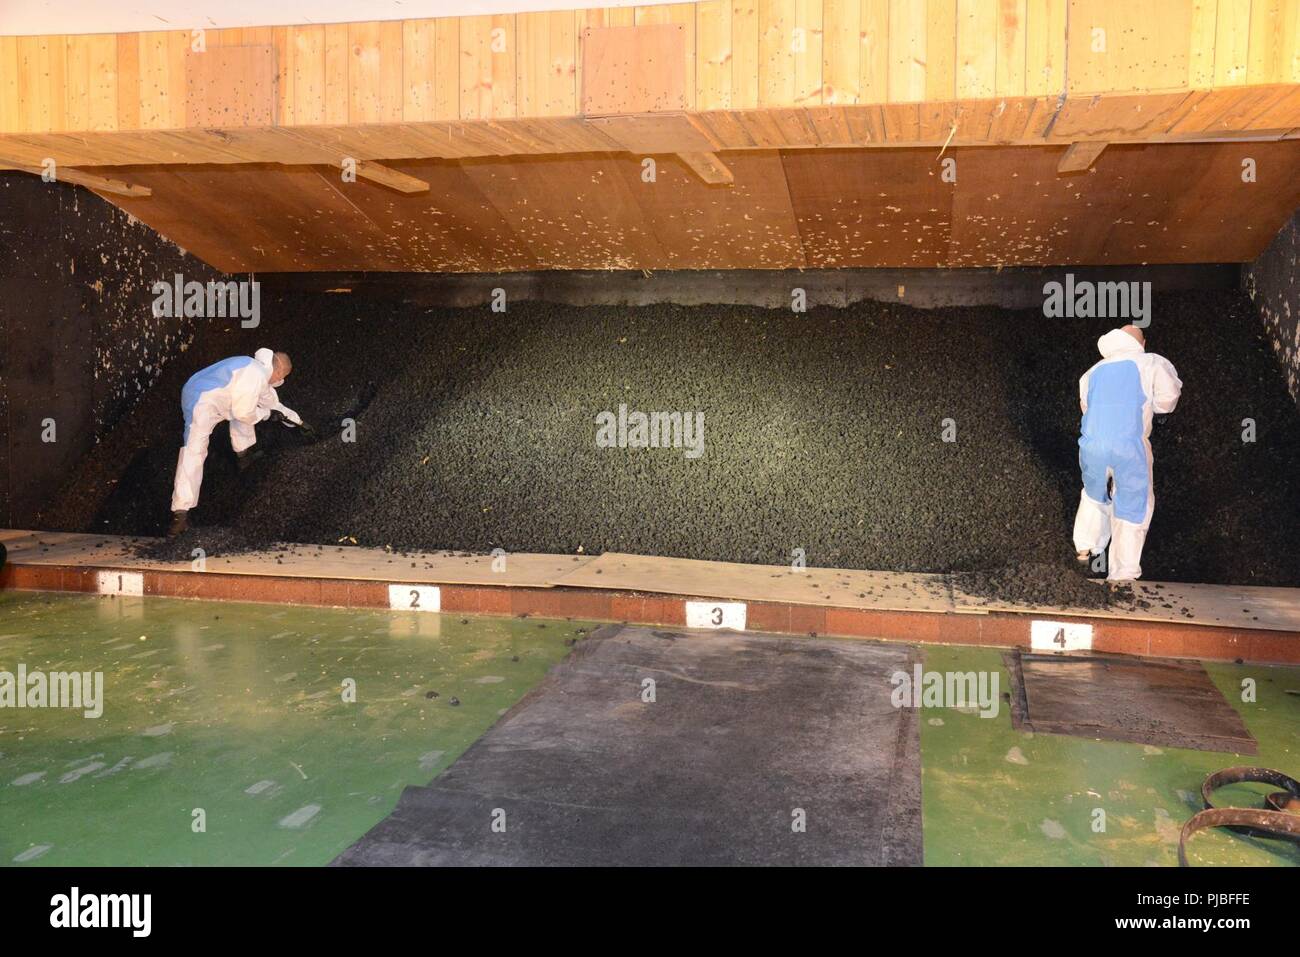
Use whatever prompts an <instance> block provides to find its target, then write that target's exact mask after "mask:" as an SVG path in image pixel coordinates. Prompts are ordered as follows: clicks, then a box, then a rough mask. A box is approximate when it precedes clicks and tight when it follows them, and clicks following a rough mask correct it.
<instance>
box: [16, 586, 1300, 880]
mask: <svg viewBox="0 0 1300 957" xmlns="http://www.w3.org/2000/svg"><path fill="white" fill-rule="evenodd" d="M593 627H594V625H593V624H591V623H584V622H561V621H540V620H535V619H514V618H509V619H507V618H462V617H460V616H457V615H425V614H416V613H407V612H397V613H394V612H387V611H374V612H367V611H348V610H341V609H319V608H300V607H280V606H271V605H253V604H229V603H206V602H191V601H180V600H170V599H160V598H159V599H155V598H150V599H138V598H137V599H132V598H98V597H91V596H79V595H60V594H52V593H22V592H0V671H9V672H14V671H16V670H17V667H18V665H19V664H20V663H21V664H23V665H25V666H26V668H27V669H28V671H29V672H30V671H35V670H42V671H70V670H77V671H102V672H104V675H105V682H106V687H105V694H104V697H105V703H104V713H103V715H102V716H101V717H99V718H93V719H92V718H86V717H84V716H83V715H82V714H81V712H79V711H70V710H54V709H49V708H44V709H26V710H15V709H10V708H3V709H0V865H6V864H10V863H16V864H32V865H74V866H79V865H105V864H114V865H173V864H190V865H203V864H294V865H313V864H324V863H326V862H328V861H329V860H331V859H332V858H333V857H334V856H335V855H337V854H338V853H339V852H341V851H342V850H343V849H344V848H345V847H347V846H348V845H349V844H351V843H352V842H353V841H354V840H356V839H357V838H358V837H359V836H360V835H361V834H362V833H363V832H365V831H366V830H367V829H368V828H370V827H371V826H372V825H373V824H375V823H376V822H378V821H379V820H380V819H381V818H383V817H384V816H385V815H386V814H387V813H388V812H389V811H390V810H391V809H392V807H393V805H394V804H395V803H396V801H397V797H398V795H399V794H400V792H401V790H402V788H403V787H405V786H406V785H408V784H425V783H427V782H428V781H430V780H431V779H432V778H433V777H435V776H436V775H437V774H438V773H439V772H441V771H442V770H443V769H444V768H446V767H447V766H448V765H449V764H451V762H452V761H454V760H455V759H456V757H458V756H459V755H460V753H461V752H462V751H464V750H465V748H467V747H468V746H469V745H470V744H471V743H472V742H473V741H474V740H476V739H477V738H478V737H479V736H480V735H482V734H483V733H484V732H485V731H486V730H487V729H488V728H489V727H490V726H491V725H492V724H493V723H494V722H495V721H496V720H497V718H498V717H499V716H500V715H501V714H502V712H504V711H505V710H506V709H507V708H509V707H510V706H511V705H512V704H514V703H515V702H516V701H517V700H519V698H520V697H522V696H523V695H524V694H525V693H526V692H527V691H528V690H529V689H530V688H532V687H533V686H534V685H535V684H537V682H539V681H540V680H541V678H542V676H543V675H544V674H545V673H546V671H547V669H548V668H549V667H550V666H551V665H553V664H554V663H556V662H557V661H559V660H560V659H561V658H562V657H563V656H564V655H565V653H566V652H567V650H568V645H566V641H569V640H572V639H576V638H581V637H582V634H583V633H585V632H587V631H590V630H591V629H592V628H593ZM924 655H925V667H926V669H927V670H931V671H948V670H952V671H972V670H975V671H978V670H988V671H994V672H996V673H997V674H998V675H999V691H1007V690H1009V688H1010V684H1009V678H1008V675H1007V673H1006V671H1005V669H1004V667H1003V663H1002V653H1001V652H1000V651H997V650H993V649H982V648H974V649H972V648H945V647H935V646H930V647H927V648H926V649H925V650H924ZM1207 668H1208V670H1209V671H1210V674H1211V675H1212V677H1213V678H1214V680H1215V682H1216V683H1217V684H1218V686H1219V688H1220V690H1221V691H1222V692H1223V693H1224V695H1225V696H1226V697H1227V699H1228V701H1229V702H1230V703H1232V704H1233V705H1234V706H1235V707H1236V708H1237V710H1238V711H1239V713H1240V714H1241V715H1242V717H1243V719H1244V720H1245V722H1246V725H1247V726H1248V727H1249V729H1250V730H1251V732H1252V733H1253V734H1254V735H1255V737H1256V738H1257V739H1258V740H1259V744H1260V753H1259V755H1258V756H1255V757H1242V758H1234V757H1233V756H1232V755H1226V754H1211V753H1208V752H1201V751H1188V750H1181V749H1165V750H1161V749H1158V748H1152V747H1149V746H1144V745H1135V744H1123V743H1115V742H1107V741H1092V740H1085V739H1079V738H1071V737H1064V736H1059V735H1043V734H1040V735H1032V734H1025V733H1021V732H1018V731H1016V730H1015V729H1014V728H1012V726H1011V715H1010V709H1009V706H1008V705H1007V704H1006V703H1005V702H1001V704H1000V708H999V711H998V714H997V716H996V717H994V718H982V717H980V716H979V715H978V714H977V713H975V712H973V711H959V710H955V709H941V708H926V709H923V710H922V713H921V715H920V726H921V754H922V792H923V812H924V838H925V859H926V863H927V864H938V865H981V864H1015V865H1038V864H1103V865H1117V864H1118V865H1146V864H1155V865H1172V864H1176V862H1177V857H1176V852H1177V843H1178V831H1179V829H1180V827H1181V826H1182V823H1183V821H1185V820H1186V818H1187V817H1188V816H1189V815H1190V814H1191V813H1192V812H1193V811H1194V810H1196V809H1198V808H1199V806H1200V805H1199V797H1198V791H1199V788H1200V783H1201V781H1202V779H1203V778H1204V777H1205V775H1207V774H1209V773H1210V772H1212V771H1215V770H1218V769H1220V768H1223V767H1227V766H1229V765H1232V764H1253V765H1265V766H1269V767H1273V768H1277V769H1279V770H1282V771H1285V772H1287V773H1289V774H1292V775H1293V776H1295V775H1297V773H1298V772H1300V696H1296V695H1288V694H1286V693H1285V692H1286V689H1300V669H1297V668H1267V667H1261V666H1238V665H1220V664H1208V665H1207ZM1246 678H1250V679H1253V680H1254V682H1255V683H1256V687H1257V701H1256V702H1255V703H1243V702H1242V701H1241V697H1242V696H1241V683H1242V680H1243V679H1246ZM348 679H351V680H352V681H354V682H355V687H356V701H355V703H349V702H346V701H345V700H344V696H343V689H344V684H345V681H347V680H348ZM430 692H436V693H437V696H436V697H431V696H430ZM453 698H455V699H457V700H458V701H459V704H458V705H453V704H452V703H451V702H452V699H453ZM1263 792H1264V789H1262V788H1257V787H1255V786H1242V787H1239V788H1233V789H1225V790H1224V791H1221V792H1219V794H1220V799H1221V800H1222V801H1224V802H1227V801H1234V802H1235V803H1240V804H1244V805H1249V806H1259V805H1260V804H1261V801H1262V794H1263ZM198 809H201V811H202V812H203V813H202V820H203V824H204V829H201V830H196V825H195V822H196V816H195V812H196V810H198ZM1099 809H1100V811H1103V812H1104V815H1105V819H1104V830H1095V829H1094V828H1097V827H1098V826H1099V825H1100V824H1101V817H1100V815H1099V814H1098V813H1097V812H1098V810H1099ZM1191 847H1192V857H1193V860H1194V861H1195V862H1197V863H1202V864H1260V865H1269V864H1272V865H1285V864H1290V865H1297V864H1300V853H1298V852H1297V847H1296V845H1295V844H1291V843H1287V842H1284V841H1265V840H1249V839H1243V838H1241V837H1237V836H1234V835H1230V834H1228V833H1226V832H1222V831H1216V832H1209V833H1203V834H1200V835H1197V837H1196V838H1195V839H1194V841H1193V843H1192V845H1191Z"/></svg>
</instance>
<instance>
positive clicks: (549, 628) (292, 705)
mask: <svg viewBox="0 0 1300 957" xmlns="http://www.w3.org/2000/svg"><path fill="white" fill-rule="evenodd" d="M591 627H593V626H592V625H590V624H586V623H583V622H567V621H565V622H555V621H551V622H546V621H538V620H533V619H516V618H475V619H462V618H461V617H459V616H456V615H434V614H420V613H416V612H398V613H393V612H387V611H375V612H367V611H346V610H335V609H323V608H302V607H292V606H275V605H254V604H233V603H231V604H228V603H221V604H218V603H208V602H193V601H183V600H178V599H165V598H147V599H140V598H134V599H133V598H99V597H92V596H80V595H59V594H52V593H37V592H29V593H21V592H0V671H9V672H11V673H13V672H16V670H17V666H18V664H19V663H22V664H24V665H26V667H27V670H28V672H29V673H30V672H31V671H34V670H37V669H39V670H42V671H55V670H65V671H71V670H77V671H103V672H104V681H105V688H104V702H105V703H104V712H103V715H102V716H101V717H99V718H86V717H85V716H84V715H83V713H82V712H80V711H67V710H54V709H50V708H42V709H27V710H15V709H9V708H4V709H0V864H9V863H11V862H17V863H20V864H21V863H26V862H30V863H32V864H48V865H76V866H80V865H91V866H96V865H107V864H113V865H172V864H190V865H204V864H293V865H312V864H325V863H327V862H328V861H330V860H331V859H332V858H334V856H335V855H337V854H338V853H339V852H341V851H342V850H343V849H344V848H345V847H347V846H348V845H349V844H351V843H352V842H353V841H355V840H356V839H357V838H358V837H359V836H360V835H361V834H362V833H364V832H365V831H366V830H367V829H369V828H370V827H371V826H372V825H374V824H375V823H377V822H378V821H379V820H380V819H381V818H383V817H384V816H385V815H387V814H388V812H389V811H391V810H392V808H393V805H394V804H395V803H396V802H397V797H398V795H399V794H400V793H401V790H402V788H403V787H405V786H406V785H408V784H427V783H428V782H429V781H430V780H431V779H432V778H433V777H434V776H435V775H437V774H438V773H439V772H441V771H442V770H443V769H444V768H445V767H447V765H449V764H451V762H452V761H454V760H455V759H456V758H457V757H458V756H459V755H460V753H461V752H462V751H464V750H465V748H467V747H469V745H470V744H471V743H472V742H473V741H474V740H475V739H477V738H478V737H479V736H480V735H482V734H483V732H484V731H486V730H487V729H488V728H489V727H491V726H492V724H493V723H494V722H495V721H496V720H497V718H498V717H499V716H500V715H501V713H502V712H503V711H505V710H506V709H507V708H509V707H510V706H511V705H513V704H514V703H515V702H516V701H518V700H519V698H521V697H522V696H523V695H524V694H525V693H526V692H527V691H528V690H529V689H530V688H532V687H533V686H534V685H535V684H536V683H537V682H538V681H540V680H541V678H542V676H543V675H544V674H545V673H546V671H547V669H548V668H549V667H550V666H551V665H553V664H554V663H555V662H557V661H559V660H560V659H561V658H562V657H563V656H564V654H565V653H566V652H567V650H568V648H567V647H566V645H565V640H566V639H572V638H575V637H580V635H579V634H578V629H580V628H583V629H588V630H590V628H591ZM345 679H352V680H353V681H355V686H356V702H355V703H354V704H349V703H345V702H344V700H343V682H344V680H345ZM431 691H435V692H437V695H438V696H437V697H436V698H431V697H428V693H429V692H431ZM453 698H454V699H457V700H458V701H459V702H460V703H459V704H458V705H453V704H452V703H451V702H452V699H453ZM196 809H202V811H203V812H204V814H205V816H206V822H205V824H206V830H205V831H203V832H201V833H196V832H195V830H194V827H195V817H194V812H195V810H196Z"/></svg>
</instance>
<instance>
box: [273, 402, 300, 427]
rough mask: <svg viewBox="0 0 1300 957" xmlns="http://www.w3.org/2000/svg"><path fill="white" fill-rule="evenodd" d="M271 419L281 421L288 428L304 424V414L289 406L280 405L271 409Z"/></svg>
mask: <svg viewBox="0 0 1300 957" xmlns="http://www.w3.org/2000/svg"><path fill="white" fill-rule="evenodd" d="M271 421H272V422H279V423H281V424H282V425H284V426H285V427H286V428H289V429H292V428H293V427H295V426H298V425H302V416H300V415H299V414H298V413H297V412H295V411H293V409H290V408H288V407H287V406H283V405H282V406H279V407H277V408H274V409H272V410H271Z"/></svg>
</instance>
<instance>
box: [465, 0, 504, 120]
mask: <svg viewBox="0 0 1300 957" xmlns="http://www.w3.org/2000/svg"><path fill="white" fill-rule="evenodd" d="M517 42H518V38H517V36H516V35H515V17H514V15H501V16H482V17H461V18H460V56H461V61H460V62H461V68H460V118H461V119H463V120H475V119H483V120H487V119H502V118H507V117H513V116H515V115H516V114H517V111H516V99H515V92H516V91H515V85H516V74H515V45H516V43H517Z"/></svg>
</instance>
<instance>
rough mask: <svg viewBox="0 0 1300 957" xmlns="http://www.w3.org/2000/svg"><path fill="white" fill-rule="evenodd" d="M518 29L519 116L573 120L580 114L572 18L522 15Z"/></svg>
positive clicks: (517, 23)
mask: <svg viewBox="0 0 1300 957" xmlns="http://www.w3.org/2000/svg"><path fill="white" fill-rule="evenodd" d="M516 29H517V33H518V102H519V115H520V116H572V115H573V114H574V113H576V112H577V94H576V92H575V86H574V78H575V76H576V73H577V69H576V64H575V52H576V47H577V39H576V37H575V36H574V32H573V29H574V23H573V16H572V14H571V13H570V12H569V11H565V12H560V13H521V14H519V15H518V16H517V17H516Z"/></svg>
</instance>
